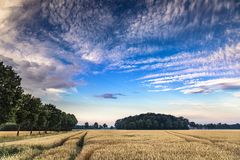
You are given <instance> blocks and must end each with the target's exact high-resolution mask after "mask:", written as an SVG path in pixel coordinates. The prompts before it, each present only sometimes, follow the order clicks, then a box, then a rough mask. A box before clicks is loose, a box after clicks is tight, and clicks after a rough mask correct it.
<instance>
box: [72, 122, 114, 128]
mask: <svg viewBox="0 0 240 160" xmlns="http://www.w3.org/2000/svg"><path fill="white" fill-rule="evenodd" d="M74 129H114V127H113V126H110V127H108V125H107V124H106V123H104V124H103V125H100V124H98V122H95V123H94V124H93V125H90V124H89V123H88V122H85V123H84V125H76V126H75V127H74Z"/></svg>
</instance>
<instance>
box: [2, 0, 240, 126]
mask: <svg viewBox="0 0 240 160" xmlns="http://www.w3.org/2000/svg"><path fill="white" fill-rule="evenodd" d="M0 22H1V23H0V35H1V36H0V60H1V61H3V62H4V63H5V64H8V65H11V66H13V67H14V69H15V70H16V71H17V72H18V73H19V74H20V75H21V77H22V85H23V87H24V89H25V91H26V92H28V93H32V94H33V95H35V96H38V97H41V98H42V99H43V101H44V102H46V103H53V104H56V105H57V106H58V107H59V108H61V109H62V110H64V111H66V112H71V113H74V114H75V115H76V116H77V118H78V120H79V122H80V123H83V122H85V121H88V122H90V123H92V122H94V121H98V122H100V123H103V122H107V123H108V124H114V121H115V120H116V119H118V118H121V117H124V116H128V115H135V114H138V113H145V112H157V113H166V114H173V115H176V116H185V117H187V118H189V119H190V120H192V121H195V122H199V123H209V122H227V123H237V122H238V123H239V122H240V121H239V120H240V91H239V90H240V2H239V1H236V0H222V1H217V0H216V1H205V0H183V1H178V0H172V1H165V0H163V1H158V0H121V1H118V0H116V1H105V0H100V1H97V0H96V1H95V0H91V1H88V0H80V1H77V0H76V1H75V0H66V1H63V0H57V1H56V0H43V1H33V0H12V1H1V2H0Z"/></svg>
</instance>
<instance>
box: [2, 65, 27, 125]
mask: <svg viewBox="0 0 240 160" xmlns="http://www.w3.org/2000/svg"><path fill="white" fill-rule="evenodd" d="M20 85H21V78H20V77H19V76H18V75H17V73H15V71H14V70H13V69H12V67H10V66H5V65H4V64H3V62H0V124H1V123H5V122H8V121H13V119H14V113H15V111H16V107H17V106H18V105H19V101H20V99H21V95H22V93H23V90H22V88H21V86H20Z"/></svg>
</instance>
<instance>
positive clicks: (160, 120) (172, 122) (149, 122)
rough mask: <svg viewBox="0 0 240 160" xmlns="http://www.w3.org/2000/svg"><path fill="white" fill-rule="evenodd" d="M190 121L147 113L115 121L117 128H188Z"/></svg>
mask: <svg viewBox="0 0 240 160" xmlns="http://www.w3.org/2000/svg"><path fill="white" fill-rule="evenodd" d="M188 124H189V121H188V119H186V118H183V117H175V116H172V115H165V114H155V113H146V114H140V115H135V116H129V117H126V118H123V119H119V120H117V121H116V122H115V127H116V129H136V130H145V129H147V130H151V129H188Z"/></svg>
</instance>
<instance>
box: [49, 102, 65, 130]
mask: <svg viewBox="0 0 240 160" xmlns="http://www.w3.org/2000/svg"><path fill="white" fill-rule="evenodd" d="M46 106H47V108H48V112H49V113H48V114H49V115H48V130H53V131H60V130H61V123H62V114H61V113H62V111H61V110H59V109H57V108H56V106H54V105H52V104H47V105H46Z"/></svg>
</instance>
